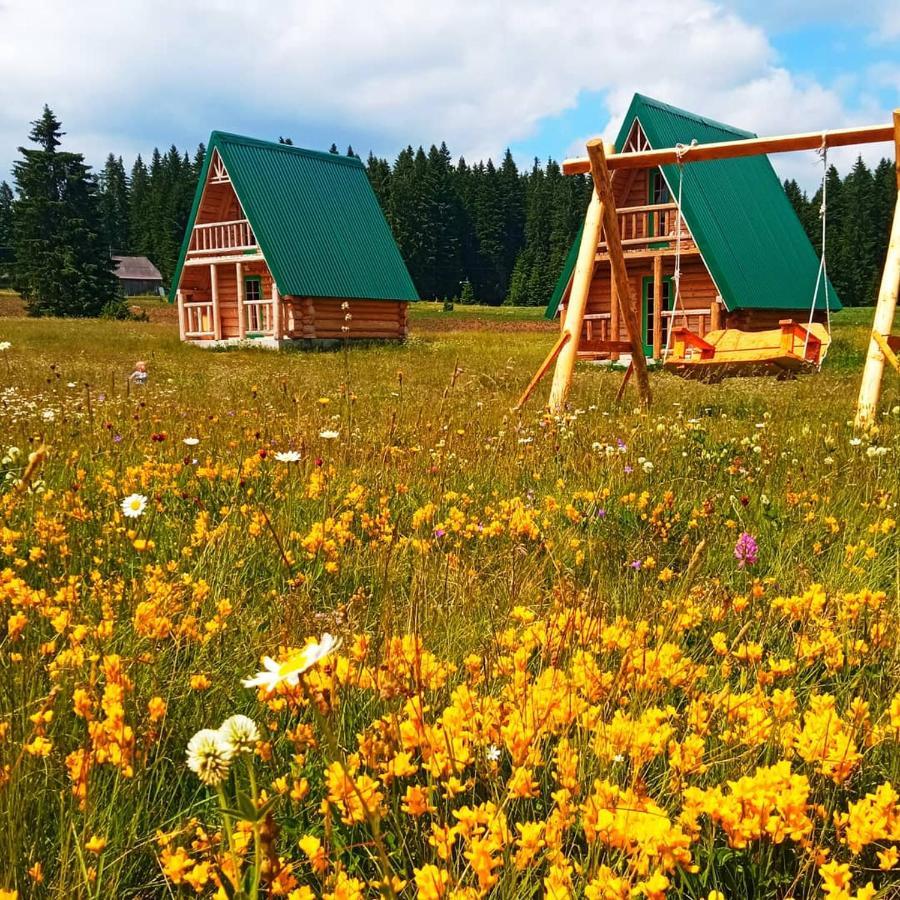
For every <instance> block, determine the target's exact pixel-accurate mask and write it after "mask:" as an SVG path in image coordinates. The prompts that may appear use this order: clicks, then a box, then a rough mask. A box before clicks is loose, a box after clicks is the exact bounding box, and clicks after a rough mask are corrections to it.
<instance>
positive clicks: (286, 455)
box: [275, 450, 300, 463]
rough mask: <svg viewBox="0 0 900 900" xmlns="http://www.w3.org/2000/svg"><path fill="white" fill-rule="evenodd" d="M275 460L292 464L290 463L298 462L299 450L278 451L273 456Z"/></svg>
mask: <svg viewBox="0 0 900 900" xmlns="http://www.w3.org/2000/svg"><path fill="white" fill-rule="evenodd" d="M275 459H277V460H278V462H285V463H292V462H300V451H299V450H279V451H278V452H277V453H276V454H275Z"/></svg>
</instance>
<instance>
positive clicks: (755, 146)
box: [563, 125, 894, 175]
mask: <svg viewBox="0 0 900 900" xmlns="http://www.w3.org/2000/svg"><path fill="white" fill-rule="evenodd" d="M823 139H824V141H825V145H826V146H827V147H847V146H850V145H852V144H874V143H878V142H882V141H892V140H894V127H893V125H865V126H862V127H859V128H841V129H837V130H835V131H813V132H808V133H805V134H786V135H777V136H774V137H761V138H747V140H743V141H719V142H716V143H713V144H695V145H694V146H692V147H685V148H684V150H683V152H682V154H681V160H680V162H682V163H693V162H705V161H707V160H711V159H736V158H738V157H742V156H759V155H761V154H764V153H788V152H791V151H794V150H818V149H819V147H821V146H822V141H823ZM677 162H679V158H678V151H677V150H676V149H675V148H674V147H667V148H663V149H660V150H641V151H638V152H631V153H613V154H608V155H607V158H606V165H607V168H608V169H609V171H610V172H615V171H617V170H618V169H646V168H649V167H651V166H670V165H674V164H675V163H677ZM590 171H591V163H590V160H589V159H588V158H587V157H577V158H575V159H567V160H565V161H564V162H563V172H564V174H566V175H583V174H586V173H587V172H590Z"/></svg>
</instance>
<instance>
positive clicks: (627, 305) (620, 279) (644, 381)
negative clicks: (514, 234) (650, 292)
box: [587, 140, 652, 407]
mask: <svg viewBox="0 0 900 900" xmlns="http://www.w3.org/2000/svg"><path fill="white" fill-rule="evenodd" d="M587 151H588V157H589V158H590V161H591V177H592V178H593V180H594V189H595V192H596V193H597V195H598V197H599V200H600V208H601V209H600V211H601V215H602V218H603V229H604V232H605V234H606V243H607V246H608V247H609V258H610V263H611V266H612V275H613V281H614V283H615V285H616V295H617V297H618V300H619V312H620V313H621V316H622V319H623V320H624V321H625V330H626V331H627V332H628V340H629V342H630V344H631V363H632V365H633V366H634V375H635V380H636V382H637V389H638V397H639V398H640V402H641V405H642V406H645V407H648V406H649V405H650V401H651V398H652V394H651V391H650V377H649V375H648V374H647V359H646V357H645V356H644V345H643V341H642V339H641V330H640V323H639V322H638V316H637V310H636V308H635V303H634V297H633V295H632V292H631V283H630V282H629V280H628V269H627V267H626V265H625V255H624V252H623V250H622V244H621V241H620V238H619V221H618V217H617V215H616V201H615V198H614V197H613V188H612V179H611V176H610V173H609V169H607V167H606V156H607V151H608V152H610V153H612V152H614V147H613V145H612V144H608V145H606V146H604V144H603V141H600V140H593V141H588V145H587ZM592 255H593V254H592ZM592 262H593V260H592Z"/></svg>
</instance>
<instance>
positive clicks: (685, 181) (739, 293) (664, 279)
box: [546, 94, 841, 360]
mask: <svg viewBox="0 0 900 900" xmlns="http://www.w3.org/2000/svg"><path fill="white" fill-rule="evenodd" d="M749 137H755V135H753V134H752V133H751V132H748V131H742V130H740V129H737V128H733V127H732V126H730V125H723V124H721V123H720V122H714V121H712V120H711V119H707V118H705V117H703V116H698V115H695V114H694V113H689V112H685V111H684V110H682V109H677V108H675V107H673V106H669V105H667V104H665V103H661V102H659V101H658V100H653V99H651V98H649V97H645V96H643V95H641V94H635V96H634V98H633V100H632V102H631V105H630V107H629V109H628V113H627V114H626V116H625V120H624V122H623V123H622V127H621V129H620V131H619V134H618V137H617V138H616V148H617V149H618V151H619V152H628V151H639V150H649V149H659V148H664V147H674V146H677V145H679V144H683V145H690V144H691V142H692V141H696V142H697V143H698V144H706V143H713V142H716V141H733V140H740V139H745V138H749ZM679 178H680V179H681V210H680V216H681V254H680V268H681V279H680V281H681V284H680V291H679V292H678V294H679V297H678V303H677V305H676V303H675V285H674V275H675V268H676V256H677V254H678V249H677V243H678V230H679V222H678V218H679V209H678V189H679ZM613 191H614V195H615V200H616V208H617V213H618V222H619V231H620V234H621V237H622V245H623V250H624V252H625V257H626V265H627V271H628V276H629V282H630V286H631V290H632V296H633V299H634V302H635V304H636V305H637V307H638V310H637V311H638V316H639V321H640V323H641V330H642V339H643V343H644V352H645V353H646V355H647V356H648V358H652V359H655V360H660V359H661V358H662V357H663V356H664V353H665V350H666V348H667V346H668V348H669V349H671V337H670V329H672V328H675V327H679V326H686V327H688V328H689V329H690V330H691V331H693V332H694V333H696V334H697V335H699V336H701V337H702V336H703V335H705V334H706V333H707V332H709V331H716V330H719V329H721V328H736V329H741V330H744V331H762V330H766V329H772V328H778V323H779V321H780V320H782V319H788V318H792V319H795V320H797V321H799V322H804V323H805V322H807V321H808V320H809V317H810V312H811V307H812V301H813V295H814V293H815V285H816V277H817V275H818V270H819V260H818V258H817V257H816V254H815V251H814V250H813V247H812V244H811V243H810V241H809V238H808V237H807V236H806V233H805V232H804V230H803V227H802V225H801V224H800V221H799V219H798V218H797V215H796V213H795V212H794V209H793V207H792V206H791V204H790V201H789V200H788V199H787V196H786V195H785V193H784V189H783V188H782V186H781V182H780V180H779V178H778V176H777V175H776V174H775V170H774V169H773V168H772V165H771V163H770V162H769V160H768V157H766V156H753V157H746V158H738V159H723V160H716V161H710V162H696V163H692V164H691V165H684V166H681V167H679V166H677V165H667V166H659V167H657V168H649V169H623V170H621V171H619V172H617V173H616V174H615V178H614V180H613ZM580 242H581V234H580V233H579V234H578V236H577V237H576V239H575V242H574V243H573V245H572V249H571V250H570V252H569V255H568V258H567V260H566V263H565V265H564V267H563V271H562V273H561V275H560V277H559V280H558V281H557V284H556V289H555V291H554V293H553V296H552V297H551V300H550V303H549V305H548V307H547V313H546V314H547V317H548V318H553V317H554V316H556V315H560V321H562V320H563V319H564V316H563V315H561V313H562V312H564V310H565V305H566V302H567V300H568V293H569V290H570V287H571V282H572V273H573V270H574V267H575V259H576V256H577V255H578V247H579V244H580ZM826 289H827V303H828V309H830V310H831V311H832V312H834V311H835V310H838V309H840V306H841V304H840V301H839V300H838V297H837V295H836V294H835V292H834V288H833V287H832V285H831V284H830V283H829V284H828V285H827V288H826ZM612 291H613V287H612V279H611V270H610V261H609V254H608V253H607V250H606V243H605V241H604V238H603V235H602V234H601V237H600V243H599V246H598V247H597V256H596V263H595V267H594V275H593V279H592V283H591V289H590V293H589V295H588V301H587V307H586V310H585V317H584V323H583V325H582V332H581V336H580V341H579V353H578V355H579V357H586V358H595V359H598V358H600V359H602V358H613V359H615V358H617V357H618V355H617V354H615V353H608V352H605V351H604V350H601V349H598V348H597V347H596V344H597V342H600V341H627V340H628V335H627V334H626V332H625V324H624V322H622V321H621V316H620V315H619V309H618V304H617V303H614V302H613V296H612ZM826 314H827V310H826V291H825V290H822V289H820V290H819V294H818V299H817V301H816V307H815V310H814V312H813V318H814V321H823V320H824V319H825V317H826ZM592 345H593V347H592Z"/></svg>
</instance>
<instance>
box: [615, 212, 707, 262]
mask: <svg viewBox="0 0 900 900" xmlns="http://www.w3.org/2000/svg"><path fill="white" fill-rule="evenodd" d="M617 218H618V220H619V236H620V237H621V239H622V249H623V250H625V251H626V252H632V253H634V252H641V251H647V250H651V251H652V250H667V249H674V247H675V240H676V237H677V234H678V204H677V203H658V204H648V205H646V206H625V207H622V208H621V209H619V210H617ZM681 241H682V252H687V253H690V252H692V251H695V250H696V245H695V244H694V242H693V239H692V238H691V236H690V232H689V231H688V228H687V225H686V224H685V222H684V219H682V222H681ZM599 252H600V254H603V255H606V241H605V240H603V239H601V241H600V247H599Z"/></svg>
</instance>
